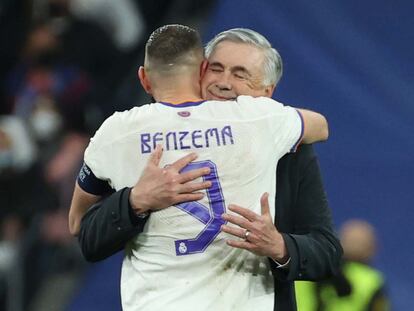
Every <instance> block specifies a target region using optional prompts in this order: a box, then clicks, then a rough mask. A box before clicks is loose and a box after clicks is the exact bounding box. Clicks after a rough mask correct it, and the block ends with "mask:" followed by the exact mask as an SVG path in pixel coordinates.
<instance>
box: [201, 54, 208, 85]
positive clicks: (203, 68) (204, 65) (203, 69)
mask: <svg viewBox="0 0 414 311" xmlns="http://www.w3.org/2000/svg"><path fill="white" fill-rule="evenodd" d="M207 68H208V60H207V59H205V60H203V61H202V62H201V65H200V81H201V80H202V79H203V77H204V75H205V73H206V71H207Z"/></svg>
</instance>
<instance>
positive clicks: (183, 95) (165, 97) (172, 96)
mask: <svg viewBox="0 0 414 311" xmlns="http://www.w3.org/2000/svg"><path fill="white" fill-rule="evenodd" d="M190 85H191V84H190ZM158 89H159V91H158V92H157V91H155V92H154V98H155V100H156V101H157V102H164V103H170V104H180V103H184V102H198V101H201V100H203V99H202V98H201V95H200V87H199V86H198V85H197V86H193V87H191V86H189V84H185V85H179V84H177V83H174V84H169V85H168V86H166V87H162V86H161V87H160V88H158Z"/></svg>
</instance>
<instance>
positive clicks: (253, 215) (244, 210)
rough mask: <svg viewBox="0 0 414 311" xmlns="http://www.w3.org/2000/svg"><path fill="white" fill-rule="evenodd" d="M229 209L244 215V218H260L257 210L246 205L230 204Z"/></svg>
mask: <svg viewBox="0 0 414 311" xmlns="http://www.w3.org/2000/svg"><path fill="white" fill-rule="evenodd" d="M229 210H231V211H232V212H235V213H237V214H239V215H241V216H243V217H244V218H247V219H248V220H250V221H255V220H257V219H258V218H259V215H257V214H256V213H255V212H252V211H251V210H249V209H247V208H244V207H241V206H238V205H235V204H230V205H229Z"/></svg>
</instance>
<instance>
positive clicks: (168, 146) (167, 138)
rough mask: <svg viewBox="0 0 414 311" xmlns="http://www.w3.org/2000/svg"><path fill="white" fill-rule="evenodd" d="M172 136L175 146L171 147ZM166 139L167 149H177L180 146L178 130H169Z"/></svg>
mask: <svg viewBox="0 0 414 311" xmlns="http://www.w3.org/2000/svg"><path fill="white" fill-rule="evenodd" d="M170 137H172V139H173V142H174V148H171V147H170ZM166 141H167V150H171V149H173V150H177V149H178V146H177V133H176V132H168V133H167V135H166Z"/></svg>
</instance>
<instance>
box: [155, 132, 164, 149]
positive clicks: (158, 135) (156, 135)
mask: <svg viewBox="0 0 414 311" xmlns="http://www.w3.org/2000/svg"><path fill="white" fill-rule="evenodd" d="M163 140H164V139H163V135H162V133H161V132H157V133H155V134H154V136H153V137H152V148H154V149H155V147H157V143H158V142H160V141H163Z"/></svg>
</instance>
